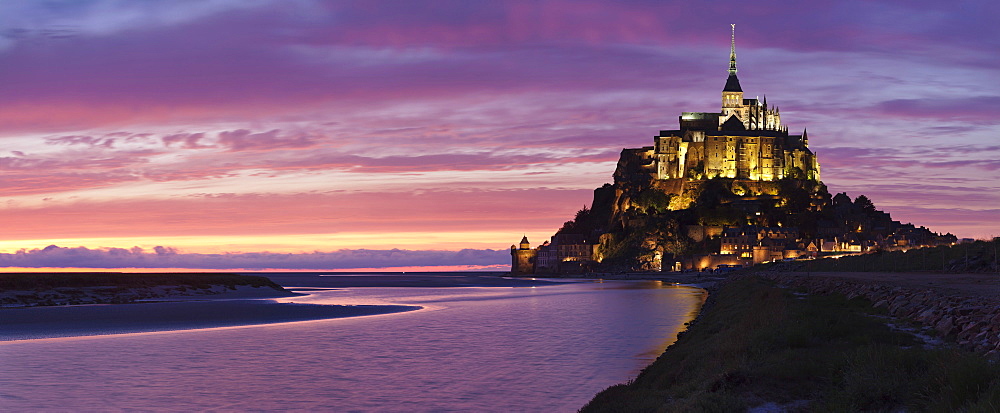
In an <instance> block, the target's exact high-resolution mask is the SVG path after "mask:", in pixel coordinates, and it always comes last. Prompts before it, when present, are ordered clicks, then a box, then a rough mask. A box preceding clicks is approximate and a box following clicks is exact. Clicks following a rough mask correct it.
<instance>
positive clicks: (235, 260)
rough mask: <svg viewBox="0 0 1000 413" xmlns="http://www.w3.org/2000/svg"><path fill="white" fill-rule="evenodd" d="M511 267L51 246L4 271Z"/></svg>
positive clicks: (4, 260) (485, 257) (473, 260)
mask: <svg viewBox="0 0 1000 413" xmlns="http://www.w3.org/2000/svg"><path fill="white" fill-rule="evenodd" d="M509 262H510V252H509V251H507V250H503V249H501V250H490V249H486V250H474V249H463V250H459V251H428V250H400V249H391V250H366V249H354V250H349V249H343V250H338V251H332V252H313V253H305V254H280V253H269V252H257V253H233V254H191V253H181V252H178V251H177V250H176V249H172V248H169V247H162V246H158V247H155V248H154V249H153V251H145V250H143V249H142V248H139V247H133V248H130V249H124V248H100V249H90V248H85V247H75V248H66V247H59V246H56V245H50V246H48V247H45V248H41V249H31V250H20V251H17V252H15V253H10V254H0V267H21V268H39V267H41V268H46V267H53V268H60V267H75V268H200V269H246V270H267V269H282V270H338V269H352V268H372V267H421V266H464V265H474V266H479V265H482V266H495V265H502V264H507V263H509Z"/></svg>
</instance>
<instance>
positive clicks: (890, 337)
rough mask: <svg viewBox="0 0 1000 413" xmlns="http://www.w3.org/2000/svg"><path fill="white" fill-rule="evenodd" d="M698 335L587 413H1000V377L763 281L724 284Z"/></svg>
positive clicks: (833, 302)
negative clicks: (763, 409)
mask: <svg viewBox="0 0 1000 413" xmlns="http://www.w3.org/2000/svg"><path fill="white" fill-rule="evenodd" d="M710 301H711V303H710V304H708V305H706V307H705V309H704V311H703V313H702V314H701V316H699V318H698V320H697V322H696V323H695V324H694V325H692V327H691V329H690V330H689V331H688V332H686V333H685V334H683V335H682V336H681V338H680V339H679V340H678V341H677V343H675V344H674V345H673V346H671V347H670V348H669V349H668V350H667V351H666V352H665V353H663V355H661V356H660V357H659V358H658V359H657V360H656V361H655V362H654V363H653V364H652V365H650V366H649V367H647V368H646V369H645V370H643V372H642V373H641V374H640V375H639V376H638V377H637V378H636V379H635V380H634V381H632V382H630V383H628V384H622V385H616V386H612V387H610V388H608V389H606V390H605V391H603V392H601V393H599V394H598V395H597V396H595V397H594V399H593V400H592V401H591V402H590V403H589V404H588V405H587V406H585V407H584V408H583V409H582V411H584V412H633V411H667V412H672V411H684V412H687V411H694V412H734V411H745V410H746V409H747V408H750V407H755V406H760V405H763V404H765V403H768V402H773V403H776V404H779V405H783V406H786V407H789V408H790V410H792V411H796V410H799V411H830V412H839V411H898V410H906V411H970V412H973V411H997V409H998V408H1000V403H998V401H1000V366H997V365H995V364H991V363H990V362H988V361H987V360H986V359H984V358H982V357H979V356H976V355H974V354H971V353H965V352H961V351H958V350H925V349H922V348H920V346H919V344H920V343H918V342H917V340H916V339H915V338H914V337H912V336H911V335H909V334H907V333H903V332H897V331H893V330H891V329H890V328H889V327H887V326H886V325H885V324H884V323H883V322H882V321H880V320H879V319H878V318H877V317H873V315H878V311H877V310H874V309H872V308H871V306H870V303H869V302H867V301H865V300H863V299H853V300H846V299H845V298H844V297H842V296H805V295H796V294H794V293H793V292H792V291H788V290H785V289H781V288H777V287H775V286H774V285H773V284H772V283H770V282H768V281H764V280H761V279H757V278H744V279H739V280H734V281H731V282H728V283H725V284H724V285H723V286H722V287H721V288H720V289H719V290H718V291H716V292H714V293H713V295H712V297H711V298H710Z"/></svg>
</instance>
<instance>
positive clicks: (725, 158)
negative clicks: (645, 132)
mask: <svg viewBox="0 0 1000 413" xmlns="http://www.w3.org/2000/svg"><path fill="white" fill-rule="evenodd" d="M734 30H735V28H734ZM640 151H643V152H647V153H645V154H643V155H645V156H646V157H649V158H652V159H653V162H654V163H653V166H654V168H655V171H654V173H655V176H656V179H659V180H672V179H683V180H703V179H711V178H733V179H740V180H750V181H777V180H780V179H782V178H785V177H788V178H796V179H814V180H819V163H818V162H817V161H816V156H815V155H814V154H813V153H812V151H810V150H809V136H808V134H807V133H806V132H805V131H803V132H802V134H801V135H789V134H788V128H787V127H786V126H785V125H783V124H782V123H781V114H780V111H779V110H778V109H777V108H775V107H770V106H768V105H767V99H766V98H765V99H763V100H759V99H756V98H754V99H745V98H744V97H743V88H742V87H741V86H740V81H739V78H737V76H736V42H735V34H734V38H733V43H732V49H731V51H730V57H729V78H728V79H727V80H726V86H725V87H724V88H723V90H722V110H721V111H720V112H683V113H682V114H681V116H680V129H677V130H663V131H660V134H659V135H657V136H656V137H655V138H654V146H652V147H646V148H642V149H640Z"/></svg>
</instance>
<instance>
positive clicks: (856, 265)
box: [797, 238, 1000, 273]
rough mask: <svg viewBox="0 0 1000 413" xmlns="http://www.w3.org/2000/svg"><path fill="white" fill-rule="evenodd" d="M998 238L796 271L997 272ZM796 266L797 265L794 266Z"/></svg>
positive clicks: (811, 264)
mask: <svg viewBox="0 0 1000 413" xmlns="http://www.w3.org/2000/svg"><path fill="white" fill-rule="evenodd" d="M998 250H1000V238H995V239H993V240H992V241H975V242H971V243H966V244H957V245H952V246H937V247H929V248H915V249H910V250H907V251H901V250H897V251H879V252H874V253H870V254H862V255H852V256H845V257H841V258H839V259H819V260H813V261H800V262H801V263H802V265H801V266H799V268H797V271H848V272H864V271H873V272H915V271H946V272H993V273H995V272H1000V268H997V263H998V262H1000V259H998V257H997V254H998ZM798 263H799V262H797V264H798Z"/></svg>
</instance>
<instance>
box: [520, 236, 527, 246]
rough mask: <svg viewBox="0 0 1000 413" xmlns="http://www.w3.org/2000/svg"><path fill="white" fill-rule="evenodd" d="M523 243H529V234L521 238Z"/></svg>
mask: <svg viewBox="0 0 1000 413" xmlns="http://www.w3.org/2000/svg"><path fill="white" fill-rule="evenodd" d="M521 243H522V244H527V243H528V236H527V235H525V236H524V238H521Z"/></svg>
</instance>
